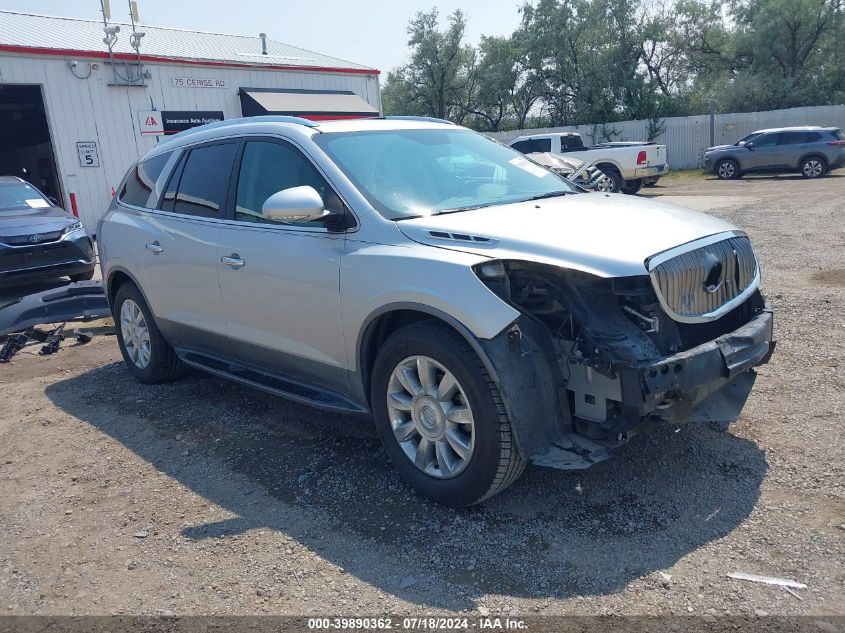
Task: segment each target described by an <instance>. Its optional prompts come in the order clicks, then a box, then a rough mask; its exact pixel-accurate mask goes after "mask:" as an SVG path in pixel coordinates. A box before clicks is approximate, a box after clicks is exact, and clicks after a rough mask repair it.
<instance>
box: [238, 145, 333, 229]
mask: <svg viewBox="0 0 845 633" xmlns="http://www.w3.org/2000/svg"><path fill="white" fill-rule="evenodd" d="M301 186H309V187H313V188H314V189H316V190H317V193H319V194H320V197H321V198H322V199H323V205H324V206H325V207H326V209H330V210H332V211H343V203H342V202H341V201H340V198H338V196H337V194H336V193H335V192H334V190H333V189H332V188H331V187H330V186H329V184H328V183H327V182H326V180H325V178H323V177H322V175H320V173H319V172H318V171H317V170H316V169H315V168H314V166H313V165H312V164H311V162H310V161H309V160H308V159H307V158H305V156H303V155H302V152H300V151H299V150H298V149H296V148H295V147H293V146H291V145H288V144H287V143H281V142H278V143H276V142H270V141H249V142H248V143H247V144H246V146H245V147H244V152H243V158H242V159H241V166H240V170H239V173H238V193H237V199H236V201H235V219H236V220H239V221H241V222H260V223H271V224H279V222H278V221H276V220H272V219H270V218H265V217H264V216H263V215H262V213H261V208H262V207H263V206H264V201H265V200H267V198H269V197H270V196H272V195H273V194H274V193H276V192H278V191H282V190H283V189H290V188H291V187H301ZM296 225H297V226H302V225H305V226H322V225H323V221H322V220H315V221H313V222H297V223H296Z"/></svg>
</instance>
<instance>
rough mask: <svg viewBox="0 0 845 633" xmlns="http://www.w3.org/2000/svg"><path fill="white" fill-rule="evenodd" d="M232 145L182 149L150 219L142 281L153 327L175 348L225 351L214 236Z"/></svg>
mask: <svg viewBox="0 0 845 633" xmlns="http://www.w3.org/2000/svg"><path fill="white" fill-rule="evenodd" d="M237 150H238V142H237V141H224V142H216V143H206V144H202V145H196V146H192V147H190V148H188V149H186V150H184V151H183V153H182V155H181V157H180V160H179V163H178V165H177V166H176V168H175V169H174V171H173V173H172V175H171V177H170V179H169V181H168V183H167V185H166V188H165V191H164V195H163V196H162V197H161V201H160V203H159V208H158V210H157V211H155V212H153V213H150V214H149V217H148V223H149V227H150V228H149V230H148V231H147V235H146V238H145V241H144V245H143V248H144V251H145V256H144V257H145V265H144V268H143V279H142V286H143V290H144V292H145V294H146V298H147V301H148V302H149V304H150V309H151V310H152V311H153V314H154V315H155V317H156V323H157V325H158V326H159V327H160V329H161V330H162V331H163V332H164V334H165V336H166V337H167V338H168V340H169V341H170V342H171V343H172V344H173V345H175V346H177V347H182V348H192V349H198V350H201V351H204V352H208V353H212V354H220V353H223V351H224V349H225V336H226V317H225V314H224V312H223V302H222V298H221V295H220V281H219V279H218V255H217V239H218V235H219V233H220V226H221V220H222V219H223V214H224V213H225V209H226V202H227V195H228V190H229V180H230V178H231V176H232V166H233V164H234V160H235V155H236V154H237Z"/></svg>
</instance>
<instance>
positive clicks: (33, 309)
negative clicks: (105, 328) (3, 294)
mask: <svg viewBox="0 0 845 633" xmlns="http://www.w3.org/2000/svg"><path fill="white" fill-rule="evenodd" d="M108 316H111V310H110V309H109V302H108V299H107V298H106V292H105V289H104V288H103V282H101V281H77V282H76V283H71V284H68V285H66V286H62V287H60V288H53V289H51V290H45V291H44V292H37V293H35V294H31V295H27V296H25V297H21V298H20V299H18V300H17V301H15V302H13V303H10V304H8V305H6V306H3V307H2V308H0V336H5V335H6V334H11V333H13V332H22V331H24V330H27V329H29V328H31V327H33V326H35V325H41V324H42V323H59V322H62V321H91V320H93V319H101V318H103V317H108Z"/></svg>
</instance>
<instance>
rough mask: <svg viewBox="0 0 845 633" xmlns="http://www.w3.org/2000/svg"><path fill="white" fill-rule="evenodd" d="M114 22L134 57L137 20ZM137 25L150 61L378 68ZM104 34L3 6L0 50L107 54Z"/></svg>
mask: <svg viewBox="0 0 845 633" xmlns="http://www.w3.org/2000/svg"><path fill="white" fill-rule="evenodd" d="M109 25H110V26H119V27H120V32H119V33H118V34H117V43H116V44H115V46H114V52H115V54H116V56H117V57H118V58H120V59H128V58H132V59H134V58H135V56H136V53H135V49H133V48H132V47H131V46H130V45H129V36H130V35H131V33H132V25H131V24H127V23H124V22H114V21H111V22H109ZM135 28H136V30H137V31H143V32H144V34H145V35H144V37H143V39H142V40H141V58H142V60H144V61H148V62H149V61H186V62H194V63H200V64H202V63H206V64H211V65H217V64H223V65H235V66H258V67H262V66H266V67H269V68H291V69H296V70H334V71H337V72H354V73H368V74H377V73H378V72H379V71H378V70H376V69H374V68H369V67H367V66H362V65H361V64H356V63H354V62H350V61H346V60H343V59H338V58H336V57H329V56H328V55H323V54H321V53H315V52H314V51H309V50H306V49H304V48H297V47H296V46H291V45H289V44H284V43H282V42H276V41H273V40H269V39H268V40H267V54H266V55H262V53H261V39H260V38H259V37H258V36H246V35H226V34H223V33H207V32H204V31H189V30H184V29H175V28H169V27H161V26H151V25H147V24H137V25H136V27H135ZM104 36H105V34H104V33H103V23H102V21H98V20H84V19H79V18H63V17H53V16H47V15H36V14H32V13H19V12H16V11H2V10H0V52H15V51H16V50H17V51H19V52H22V53H29V54H46V55H50V54H53V55H63V54H64V55H74V54H77V55H80V56H88V57H100V58H105V57H107V55H108V48H107V47H106V45H105V44H104V43H103V37H104Z"/></svg>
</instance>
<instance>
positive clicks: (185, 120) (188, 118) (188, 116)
mask: <svg viewBox="0 0 845 633" xmlns="http://www.w3.org/2000/svg"><path fill="white" fill-rule="evenodd" d="M161 120H162V125H163V126H164V133H165V134H176V133H177V132H182V131H183V130H188V129H190V128H192V127H197V126H198V125H205V124H206V123H214V122H215V121H222V120H223V112H217V111H213V110H210V111H198V112H193V111H190V110H163V111H162V112H161Z"/></svg>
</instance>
